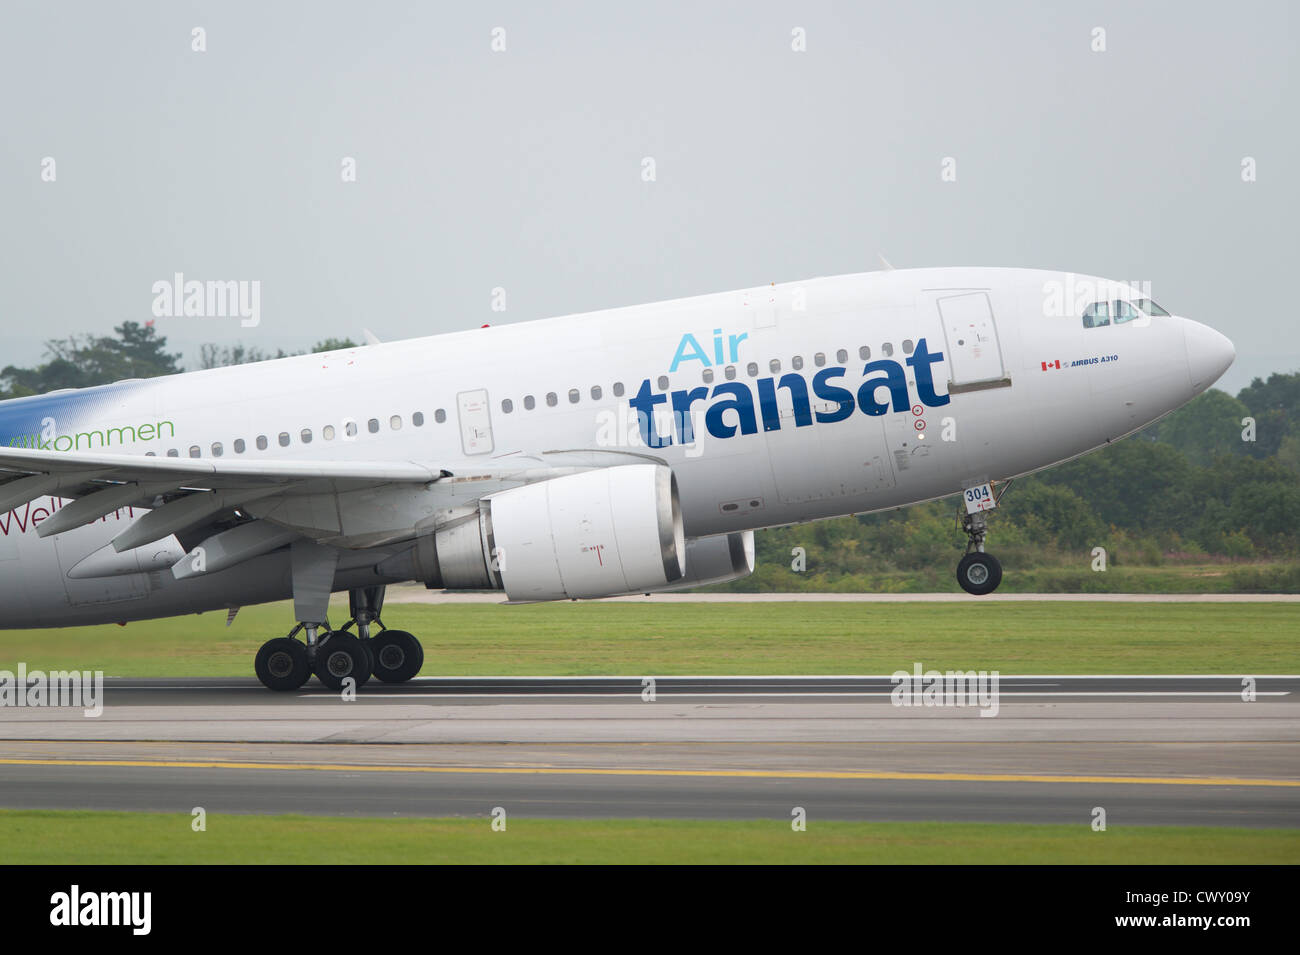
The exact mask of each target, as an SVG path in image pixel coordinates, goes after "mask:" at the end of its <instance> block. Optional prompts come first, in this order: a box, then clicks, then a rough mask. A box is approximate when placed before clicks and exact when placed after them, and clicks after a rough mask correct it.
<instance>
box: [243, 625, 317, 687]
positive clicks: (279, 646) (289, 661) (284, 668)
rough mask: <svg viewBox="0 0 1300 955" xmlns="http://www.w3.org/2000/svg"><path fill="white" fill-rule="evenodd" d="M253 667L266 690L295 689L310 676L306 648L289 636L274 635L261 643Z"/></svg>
mask: <svg viewBox="0 0 1300 955" xmlns="http://www.w3.org/2000/svg"><path fill="white" fill-rule="evenodd" d="M253 669H254V670H255V671H256V672H257V678H258V679H259V680H261V681H262V685H263V686H264V687H266V688H267V689H268V690H296V689H298V688H299V687H301V686H302V685H303V684H304V683H306V682H307V680H308V679H310V678H311V664H310V662H309V661H308V660H307V648H306V647H305V646H303V645H302V644H301V643H299V642H298V641H297V640H294V639H292V638H290V637H276V638H275V639H274V640H268V641H266V643H264V644H262V649H260V650H258V651H257V659H256V660H255V661H254V662H253Z"/></svg>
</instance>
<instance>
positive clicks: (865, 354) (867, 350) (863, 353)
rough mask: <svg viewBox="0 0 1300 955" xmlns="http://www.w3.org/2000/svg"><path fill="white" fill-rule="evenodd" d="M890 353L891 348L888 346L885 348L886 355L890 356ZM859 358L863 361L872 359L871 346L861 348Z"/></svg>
mask: <svg viewBox="0 0 1300 955" xmlns="http://www.w3.org/2000/svg"><path fill="white" fill-rule="evenodd" d="M889 351H890V348H889V346H888V345H886V346H885V354H886V355H888V354H889ZM858 357H859V358H861V359H862V360H863V361H866V360H867V359H868V358H870V357H871V346H870V345H863V346H862V347H861V348H859V349H858Z"/></svg>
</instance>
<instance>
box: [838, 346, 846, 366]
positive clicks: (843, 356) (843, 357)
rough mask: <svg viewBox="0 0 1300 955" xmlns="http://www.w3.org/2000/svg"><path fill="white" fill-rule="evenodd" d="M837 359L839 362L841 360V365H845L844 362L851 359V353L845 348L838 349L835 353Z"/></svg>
mask: <svg viewBox="0 0 1300 955" xmlns="http://www.w3.org/2000/svg"><path fill="white" fill-rule="evenodd" d="M835 360H836V361H837V362H839V363H840V364H841V365H843V364H845V363H846V362H848V360H849V353H848V352H847V351H846V350H844V349H843V348H841V349H840V350H839V351H837V352H836V353H835Z"/></svg>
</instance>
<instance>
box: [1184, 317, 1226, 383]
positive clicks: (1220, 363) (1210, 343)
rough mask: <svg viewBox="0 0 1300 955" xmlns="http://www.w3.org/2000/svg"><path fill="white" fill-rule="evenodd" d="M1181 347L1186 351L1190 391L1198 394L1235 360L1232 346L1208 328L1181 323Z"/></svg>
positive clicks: (1186, 321) (1196, 323)
mask: <svg viewBox="0 0 1300 955" xmlns="http://www.w3.org/2000/svg"><path fill="white" fill-rule="evenodd" d="M1183 344H1184V345H1186V347H1187V373H1188V376H1189V377H1190V378H1191V382H1192V391H1194V392H1197V393H1198V394H1199V393H1200V392H1202V391H1204V390H1205V389H1207V388H1209V387H1210V385H1212V384H1214V383H1215V382H1216V381H1218V380H1219V378H1220V376H1221V375H1222V374H1223V373H1224V372H1225V371H1227V370H1228V366H1229V365H1231V364H1232V362H1233V360H1234V359H1235V358H1236V357H1237V349H1236V348H1234V347H1233V345H1232V342H1230V341H1228V339H1227V338H1226V337H1225V336H1223V335H1220V334H1219V333H1218V332H1216V331H1215V330H1214V329H1213V328H1210V326H1208V325H1202V324H1201V323H1200V322H1193V321H1190V320H1188V319H1184V320H1183Z"/></svg>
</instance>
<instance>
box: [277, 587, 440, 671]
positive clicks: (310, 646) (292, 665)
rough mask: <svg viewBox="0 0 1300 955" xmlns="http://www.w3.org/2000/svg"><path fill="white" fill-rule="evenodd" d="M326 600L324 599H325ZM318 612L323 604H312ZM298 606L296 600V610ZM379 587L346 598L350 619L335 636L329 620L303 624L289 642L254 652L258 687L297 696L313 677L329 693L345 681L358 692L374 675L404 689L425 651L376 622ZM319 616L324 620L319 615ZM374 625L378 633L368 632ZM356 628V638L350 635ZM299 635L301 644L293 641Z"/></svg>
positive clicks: (284, 639) (406, 636)
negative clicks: (259, 683)
mask: <svg viewBox="0 0 1300 955" xmlns="http://www.w3.org/2000/svg"><path fill="white" fill-rule="evenodd" d="M326 599H328V595H326ZM317 603H319V604H320V607H316V608H313V609H316V610H319V609H320V608H323V606H324V604H323V603H320V602H319V601H317ZM297 604H298V600H297V597H296V596H295V605H297ZM383 604H384V588H383V587H359V588H357V589H355V590H352V591H349V593H348V609H349V612H350V613H351V619H350V620H349V621H348V622H347V623H345V624H344V625H343V626H342V627H340V628H339V629H338V630H333V629H331V628H330V625H329V621H328V620H322V621H321V622H320V623H308V622H302V623H299V624H298V625H297V626H295V627H294V628H293V630H291V631H290V632H289V635H288V636H285V637H276V638H275V639H274V640H268V641H267V642H266V643H265V644H263V645H262V648H261V649H260V650H258V652H257V659H256V661H255V663H254V669H255V670H256V672H257V678H258V679H259V680H261V681H262V685H263V686H265V687H267V688H268V689H272V690H296V689H298V688H300V687H301V686H302V685H303V684H304V683H306V682H307V680H308V679H310V677H311V675H312V674H313V673H315V674H316V678H317V679H318V680H320V681H321V683H322V684H324V685H325V686H327V687H329V688H330V689H331V690H341V689H343V688H344V686H345V685H346V681H347V680H348V679H349V678H350V679H352V680H353V681H355V683H354V686H357V687H360V686H362V685H363V684H364V683H365V682H366V681H367V680H369V679H370V677H371V675H372V674H373V675H374V676H375V677H377V678H378V679H380V680H382V681H383V682H385V683H405V682H406V681H407V680H409V679H411V678H412V677H413V676H415V675H416V674H417V673H419V672H420V668H421V667H422V666H423V665H424V648H423V647H422V646H420V641H419V640H417V639H416V638H415V637H414V636H412V635H411V634H409V633H407V632H406V631H405V630H389V629H387V628H386V627H384V622H383V621H382V620H381V619H380V618H379V611H380V608H382V607H383ZM320 616H322V617H323V616H324V614H323V613H320ZM373 624H379V627H380V631H381V632H380V633H379V634H378V635H376V636H373V637H372V636H371V634H370V628H371V626H372V625H373ZM353 626H355V627H356V629H357V632H356V633H355V634H353V633H351V632H350V631H351V629H352V627H353ZM299 633H302V634H303V635H304V637H305V638H306V643H305V644H304V643H303V642H301V641H299V640H297V639H295V638H296V637H297V635H298V634H299Z"/></svg>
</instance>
